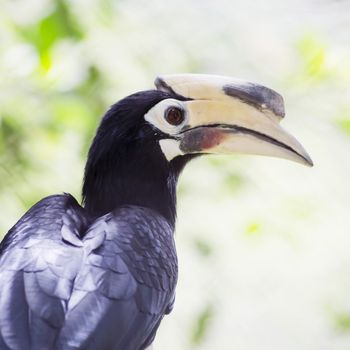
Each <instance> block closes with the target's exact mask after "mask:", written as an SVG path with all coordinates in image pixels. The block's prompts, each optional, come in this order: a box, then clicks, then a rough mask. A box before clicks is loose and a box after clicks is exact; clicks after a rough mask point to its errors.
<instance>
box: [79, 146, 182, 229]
mask: <svg viewBox="0 0 350 350" xmlns="http://www.w3.org/2000/svg"><path fill="white" fill-rule="evenodd" d="M138 149H140V151H137V150H135V149H134V150H133V149H131V150H130V149H129V150H127V149H125V148H124V149H123V148H122V147H119V148H118V150H113V149H110V150H109V151H108V152H107V153H105V154H102V155H101V156H100V157H98V158H97V159H95V157H94V155H93V154H91V153H92V152H93V149H92V150H90V154H89V158H88V162H87V164H86V168H85V178H84V185H83V202H84V205H85V208H86V209H87V210H88V211H89V212H90V213H91V214H92V215H95V216H101V215H104V214H106V213H108V212H110V211H112V210H114V209H116V208H118V207H120V206H124V205H137V206H142V207H147V208H150V209H153V210H155V211H157V212H158V213H160V214H161V215H163V216H164V217H165V218H166V219H167V220H168V222H169V223H170V224H171V225H172V226H174V224H175V219H176V184H177V179H178V175H179V172H178V171H176V170H175V169H174V168H173V164H171V163H168V162H167V161H166V160H165V158H164V157H155V154H156V153H155V152H156V151H157V150H155V149H149V150H147V148H146V149H145V147H144V148H138ZM114 151H116V152H114ZM118 151H119V152H118ZM159 156H160V155H159ZM160 158H161V159H160ZM163 158H164V159H163Z"/></svg>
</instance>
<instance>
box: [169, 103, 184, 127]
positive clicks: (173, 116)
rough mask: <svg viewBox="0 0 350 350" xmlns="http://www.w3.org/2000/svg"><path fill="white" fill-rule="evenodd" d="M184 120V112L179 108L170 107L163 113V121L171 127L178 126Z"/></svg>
mask: <svg viewBox="0 0 350 350" xmlns="http://www.w3.org/2000/svg"><path fill="white" fill-rule="evenodd" d="M184 119H185V116H184V112H183V110H182V109H180V108H176V107H170V108H169V109H168V110H167V111H166V112H165V120H166V121H167V122H168V123H169V124H171V125H180V124H181V123H182V122H183V121H184Z"/></svg>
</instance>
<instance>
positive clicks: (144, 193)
mask: <svg viewBox="0 0 350 350" xmlns="http://www.w3.org/2000/svg"><path fill="white" fill-rule="evenodd" d="M155 85H156V89H155V90H149V91H142V92H138V93H136V94H133V95H130V96H128V97H126V98H125V99H122V100H121V101H119V102H118V103H116V104H115V105H113V106H112V107H111V108H110V110H109V111H108V112H107V113H106V114H105V116H104V117H103V119H102V121H101V124H100V126H99V128H98V131H97V133H96V136H95V139H94V141H93V143H92V146H91V148H90V151H89V157H88V161H87V165H86V169H85V181H84V187H83V197H84V198H85V202H86V203H87V207H88V208H90V209H91V210H92V211H95V212H96V211H97V212H98V213H99V214H101V213H105V212H107V211H108V210H110V209H111V208H113V207H115V206H116V205H118V204H137V205H146V206H147V205H148V206H151V207H156V208H167V207H168V205H167V204H165V203H169V202H171V201H172V202H173V203H174V205H173V206H175V199H174V198H175V194H174V193H175V186H176V180H177V177H178V175H179V173H180V172H181V170H182V169H183V167H184V165H185V164H186V163H187V162H188V161H189V160H190V159H192V158H193V157H196V156H197V155H201V154H211V153H213V154H232V153H246V154H258V155H267V156H273V157H280V158H286V159H289V160H293V161H296V162H299V163H302V164H305V165H309V166H311V165H312V161H311V158H310V156H309V155H308V154H307V152H306V151H305V149H304V148H303V147H302V146H301V144H300V143H299V142H298V141H297V140H296V139H295V138H294V137H293V136H292V135H290V134H289V133H288V132H287V131H285V130H284V129H283V128H282V127H281V126H280V121H281V120H282V118H283V117H284V114H285V113H284V103H283V98H282V96H281V95H279V94H278V93H277V92H275V91H273V90H271V89H269V88H267V87H264V86H261V85H258V84H254V83H250V82H245V81H241V80H237V79H232V78H228V77H222V76H213V75H197V74H179V75H166V76H160V77H158V78H157V79H156V80H155ZM113 192H114V193H113ZM99 197H100V198H99ZM89 198H92V199H93V200H88V199H89ZM149 202H152V203H151V204H149ZM96 208H98V210H97V209H96ZM159 210H160V211H161V210H162V209H159ZM174 210H175V209H172V212H174ZM168 216H169V215H168ZM172 216H174V215H172Z"/></svg>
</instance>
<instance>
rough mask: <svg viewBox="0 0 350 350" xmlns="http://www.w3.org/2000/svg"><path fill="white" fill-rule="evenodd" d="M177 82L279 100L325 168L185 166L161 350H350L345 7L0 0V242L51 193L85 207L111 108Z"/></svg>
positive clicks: (218, 160)
mask: <svg viewBox="0 0 350 350" xmlns="http://www.w3.org/2000/svg"><path fill="white" fill-rule="evenodd" d="M180 72H192V73H212V74H223V75H230V76H235V77H240V78H244V79H248V80H252V81H256V82H259V83H262V84H265V85H267V86H270V87H272V88H274V89H276V90H277V91H279V92H281V93H282V94H283V96H284V97H285V102H286V110H287V116H286V118H285V120H284V121H283V125H284V126H285V127H286V128H287V129H288V130H289V131H290V132H292V133H293V134H294V135H295V136H297V137H298V139H299V140H300V141H301V142H302V143H303V145H304V146H305V147H306V149H307V150H308V151H309V153H310V154H311V156H312V158H313V160H314V162H315V167H314V168H312V169H310V168H306V167H302V166H300V165H297V164H293V163H291V162H287V161H283V160H275V159H269V158H264V157H253V156H229V157H227V156H226V157H225V156H222V157H218V156H216V157H207V158H204V157H203V158H202V159H200V160H196V161H194V162H193V163H192V164H191V165H189V166H188V167H187V169H186V170H185V172H184V173H183V175H182V177H181V181H180V184H179V205H178V207H179V210H178V225H177V234H176V240H177V248H178V254H179V260H180V279H179V283H178V289H177V300H176V304H175V309H174V311H173V313H172V314H171V315H170V316H168V317H166V318H165V320H164V322H163V324H162V326H161V327H160V330H159V332H158V336H157V339H156V342H155V349H156V350H157V349H158V350H160V349H162V350H163V349H164V350H179V349H184V350H186V349H201V350H207V349H239V350H257V349H259V350H265V349H266V350H271V349H284V350H289V349H291V350H292V349H293V350H294V349H298V350H323V349H324V350H326V349H327V350H349V349H350V230H349V222H350V220H349V217H350V157H349V151H350V2H349V1H348V0H338V1H335V0H333V1H332V0H283V1H280V0H264V1H260V0H257V1H245V0H217V1H210V0H193V1H192V0H191V1H189V0H173V1H162V0H155V1H153V0H148V1H145V0H138V1H136V0H120V1H113V0H57V1H53V0H0V203H1V204H0V232H1V234H0V235H2V234H4V233H5V232H6V231H7V230H8V229H9V228H10V227H11V226H12V225H13V224H14V223H15V222H16V220H17V219H18V218H19V217H20V216H21V215H22V214H23V213H24V212H25V211H26V210H27V209H28V208H29V207H30V206H31V205H33V204H34V203H35V202H36V201H38V200H39V199H40V198H42V197H44V196H46V195H49V194H53V193H60V192H63V191H65V192H71V193H72V194H73V195H75V196H76V197H77V198H79V199H80V186H81V180H82V174H83V167H84V161H85V157H86V153H87V150H88V146H89V143H90V141H91V138H92V136H93V134H94V130H95V128H96V126H97V124H98V122H99V119H100V117H101V115H102V114H103V112H104V111H105V110H106V109H107V108H108V106H109V105H111V104H112V103H114V102H115V101H117V100H118V99H120V98H122V97H123V96H125V95H127V94H130V93H132V92H135V91H138V90H142V89H148V88H152V82H153V80H154V77H155V76H156V75H157V74H160V73H180ZM0 288H6V286H0Z"/></svg>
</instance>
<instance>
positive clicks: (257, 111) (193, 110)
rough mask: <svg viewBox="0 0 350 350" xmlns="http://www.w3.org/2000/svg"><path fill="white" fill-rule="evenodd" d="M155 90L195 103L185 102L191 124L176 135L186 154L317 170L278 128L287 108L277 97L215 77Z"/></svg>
mask: <svg viewBox="0 0 350 350" xmlns="http://www.w3.org/2000/svg"><path fill="white" fill-rule="evenodd" d="M155 84H156V86H157V88H158V89H160V90H164V91H168V92H172V93H176V94H178V95H181V96H184V97H186V98H189V99H191V100H189V101H186V102H184V108H185V109H186V115H187V121H186V125H184V127H183V128H182V130H181V131H180V132H179V133H178V135H177V137H178V140H179V149H180V151H181V153H182V154H188V153H214V154H230V153H245V154H258V155H266V156H272V157H279V158H286V159H289V160H293V161H296V162H299V163H302V164H305V165H308V166H312V165H313V162H312V160H311V158H310V156H309V155H308V153H307V152H306V151H305V149H304V148H303V147H302V145H301V144H300V143H299V142H298V141H297V140H296V139H295V138H294V137H293V136H292V135H291V134H289V133H288V132H287V131H285V130H284V129H283V128H282V127H281V126H280V124H279V122H280V121H281V119H282V118H283V117H284V103H283V98H282V96H281V95H279V94H278V93H277V92H275V91H273V90H271V89H269V88H267V87H264V86H261V85H257V84H253V83H248V82H244V81H240V80H233V79H232V78H226V77H220V76H211V75H192V74H184V75H170V76H163V77H158V78H157V80H156V82H155Z"/></svg>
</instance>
